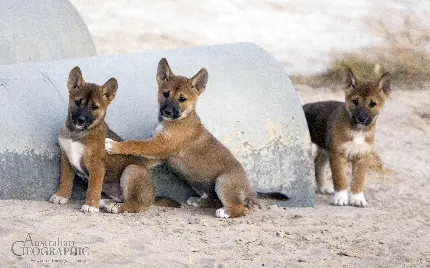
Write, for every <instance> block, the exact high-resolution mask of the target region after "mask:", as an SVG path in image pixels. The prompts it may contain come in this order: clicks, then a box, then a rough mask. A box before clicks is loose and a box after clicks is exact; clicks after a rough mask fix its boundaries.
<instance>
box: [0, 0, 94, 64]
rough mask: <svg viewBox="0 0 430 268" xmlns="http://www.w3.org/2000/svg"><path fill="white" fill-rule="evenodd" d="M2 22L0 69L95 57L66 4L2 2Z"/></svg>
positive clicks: (29, 0)
mask: <svg viewBox="0 0 430 268" xmlns="http://www.w3.org/2000/svg"><path fill="white" fill-rule="evenodd" d="M0 18H1V19H0V65H2V64H13V63H21V62H31V61H48V60H58V59H66V58H79V57H88V56H95V55H96V49H95V47H94V44H93V41H92V39H91V36H90V34H89V32H88V29H87V27H86V25H85V24H84V22H83V21H82V19H81V17H80V15H79V13H78V12H77V11H76V9H75V7H74V6H73V5H72V4H70V3H69V1H67V0H43V1H39V0H25V1H23V0H0Z"/></svg>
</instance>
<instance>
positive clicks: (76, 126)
mask: <svg viewBox="0 0 430 268" xmlns="http://www.w3.org/2000/svg"><path fill="white" fill-rule="evenodd" d="M75 128H76V129H79V130H82V129H84V126H79V125H75Z"/></svg>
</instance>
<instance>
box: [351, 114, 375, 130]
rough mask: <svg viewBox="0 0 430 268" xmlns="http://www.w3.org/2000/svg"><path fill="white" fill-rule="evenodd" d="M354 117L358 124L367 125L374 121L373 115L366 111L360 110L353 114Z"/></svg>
mask: <svg viewBox="0 0 430 268" xmlns="http://www.w3.org/2000/svg"><path fill="white" fill-rule="evenodd" d="M352 119H353V120H354V122H355V123H356V124H357V125H365V126H368V125H370V124H371V123H372V121H373V117H372V116H371V115H369V114H367V112H364V111H358V112H357V113H355V114H353V115H352Z"/></svg>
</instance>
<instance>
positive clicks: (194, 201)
mask: <svg viewBox="0 0 430 268" xmlns="http://www.w3.org/2000/svg"><path fill="white" fill-rule="evenodd" d="M187 205H189V206H193V207H196V208H198V207H200V197H195V196H191V197H190V198H188V200H187Z"/></svg>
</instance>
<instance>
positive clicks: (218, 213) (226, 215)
mask: <svg viewBox="0 0 430 268" xmlns="http://www.w3.org/2000/svg"><path fill="white" fill-rule="evenodd" d="M215 215H216V217H217V218H224V219H226V218H230V215H229V213H228V211H227V210H226V209H225V208H219V209H217V210H216V212H215Z"/></svg>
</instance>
